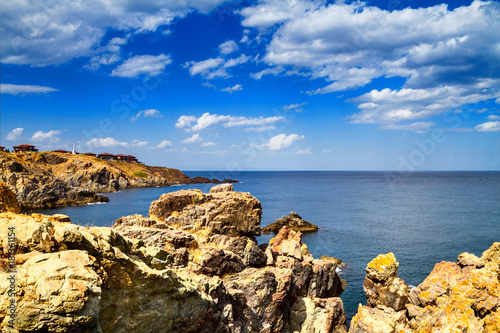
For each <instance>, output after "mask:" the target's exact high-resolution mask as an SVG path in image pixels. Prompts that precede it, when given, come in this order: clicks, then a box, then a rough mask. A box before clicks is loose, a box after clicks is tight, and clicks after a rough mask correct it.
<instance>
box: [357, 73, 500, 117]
mask: <svg viewBox="0 0 500 333" xmlns="http://www.w3.org/2000/svg"><path fill="white" fill-rule="evenodd" d="M496 81H497V84H500V80H496ZM488 84H489V82H488ZM481 86H482V82H479V83H477V84H475V85H470V86H465V85H464V86H462V87H458V86H445V87H438V88H429V89H409V88H402V89H400V90H391V89H389V88H386V89H383V90H380V91H379V90H372V91H371V92H369V93H366V94H363V95H361V96H359V97H356V98H353V99H352V100H351V101H353V102H355V103H357V104H358V108H359V109H361V112H359V113H356V114H353V115H352V116H351V117H350V119H351V122H352V123H374V124H389V123H395V122H400V121H406V120H416V119H424V118H428V117H431V116H435V115H438V114H441V113H444V112H446V111H449V110H451V109H454V108H457V107H459V106H461V105H464V104H469V103H470V104H472V103H477V102H480V101H485V100H488V99H492V98H500V91H495V90H494V89H481Z"/></svg>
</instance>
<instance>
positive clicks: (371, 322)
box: [349, 305, 411, 333]
mask: <svg viewBox="0 0 500 333" xmlns="http://www.w3.org/2000/svg"><path fill="white" fill-rule="evenodd" d="M407 323H408V320H407V318H406V315H405V312H404V311H399V312H398V311H396V310H394V309H393V308H388V307H385V306H381V305H379V306H377V307H375V308H372V307H369V306H361V305H360V306H359V307H358V312H357V313H356V315H355V316H354V317H353V318H352V320H351V326H350V327H349V333H392V332H398V333H404V332H408V333H409V332H411V331H409V330H408V329H407V328H406V325H407Z"/></svg>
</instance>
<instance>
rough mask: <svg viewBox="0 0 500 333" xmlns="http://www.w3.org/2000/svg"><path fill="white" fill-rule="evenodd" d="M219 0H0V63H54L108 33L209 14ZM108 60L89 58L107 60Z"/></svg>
mask: <svg viewBox="0 0 500 333" xmlns="http://www.w3.org/2000/svg"><path fill="white" fill-rule="evenodd" d="M222 2H223V0H213V1H207V0H193V1H170V0H160V1H155V2H144V1H140V0H131V1H105V0H96V1H83V2H78V1H59V0H47V1H43V2H40V1H35V0H27V1H2V2H0V12H1V13H2V21H1V22H0V28H1V30H2V39H1V46H0V47H1V49H2V63H10V64H17V65H31V66H47V65H57V64H62V63H65V62H67V61H70V60H71V59H73V58H78V57H93V56H95V55H96V54H99V53H100V52H101V51H102V50H99V49H96V48H95V46H96V45H101V44H102V41H103V39H104V38H105V35H106V30H107V29H113V30H115V31H124V32H132V33H134V34H137V33H145V32H151V31H156V30H158V29H159V28H161V27H164V26H165V25H169V24H171V22H172V21H173V20H174V19H175V18H178V17H184V16H185V15H186V14H188V13H189V12H192V11H196V10H197V11H200V12H203V13H208V12H210V11H211V10H213V9H214V8H216V7H217V6H218V5H219V4H220V3H222ZM110 60H113V59H112V58H108V59H107V60H103V59H100V60H99V59H97V58H96V59H94V65H92V62H91V64H89V66H91V67H92V66H97V67H98V62H100V61H101V62H103V63H105V62H109V61H110Z"/></svg>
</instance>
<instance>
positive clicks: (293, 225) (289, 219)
mask: <svg viewBox="0 0 500 333" xmlns="http://www.w3.org/2000/svg"><path fill="white" fill-rule="evenodd" d="M284 226H287V227H288V228H289V229H290V230H293V231H300V232H311V231H317V230H318V229H319V228H318V226H316V225H314V224H312V223H310V222H307V221H305V220H303V219H302V217H300V215H299V214H297V213H295V212H291V213H290V214H288V216H282V217H281V218H279V219H277V220H276V222H274V223H271V224H270V225H268V226H267V227H264V228H262V232H264V233H269V232H271V231H272V232H274V233H278V232H279V231H280V229H281V228H282V227H284Z"/></svg>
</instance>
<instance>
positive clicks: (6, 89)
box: [0, 83, 59, 95]
mask: <svg viewBox="0 0 500 333" xmlns="http://www.w3.org/2000/svg"><path fill="white" fill-rule="evenodd" d="M53 91H59V89H54V88H50V87H44V86H36V85H22V84H9V83H2V84H0V92H1V93H2V94H11V95H17V94H46V93H49V92H53Z"/></svg>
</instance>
